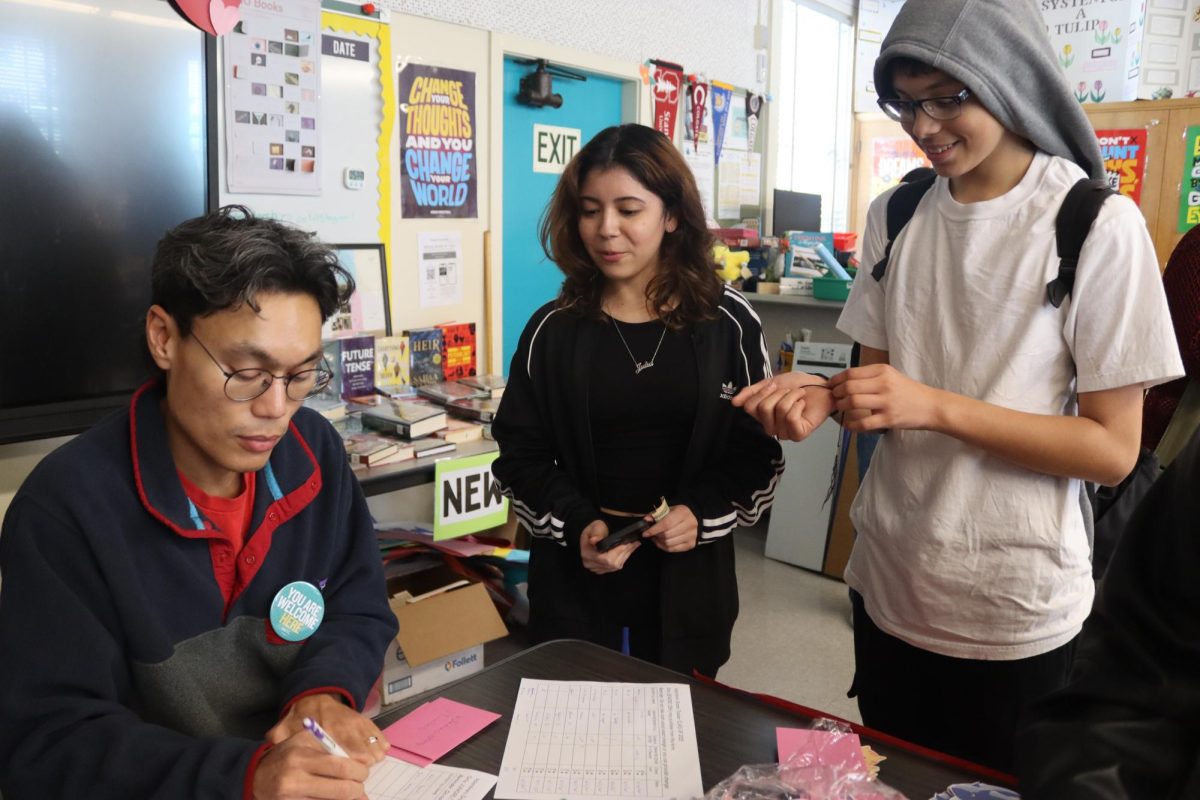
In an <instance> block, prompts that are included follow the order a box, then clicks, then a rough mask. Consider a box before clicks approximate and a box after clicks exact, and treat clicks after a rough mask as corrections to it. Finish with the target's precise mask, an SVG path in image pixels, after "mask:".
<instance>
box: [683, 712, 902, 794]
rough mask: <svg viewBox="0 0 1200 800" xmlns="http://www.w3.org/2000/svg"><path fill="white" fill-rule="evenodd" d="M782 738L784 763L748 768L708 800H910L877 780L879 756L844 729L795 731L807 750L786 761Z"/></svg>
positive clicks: (821, 724) (823, 724) (824, 724)
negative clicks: (876, 764)
mask: <svg viewBox="0 0 1200 800" xmlns="http://www.w3.org/2000/svg"><path fill="white" fill-rule="evenodd" d="M784 733H785V731H781V734H780V739H779V740H780V751H781V752H780V757H781V758H782V759H783V761H781V762H780V763H778V764H750V765H747V766H744V767H742V768H741V769H739V770H738V771H737V772H735V773H733V775H731V776H729V777H728V778H726V779H725V780H723V781H721V782H720V783H719V784H717V785H716V786H714V787H713V788H712V789H711V790H710V791H709V792H708V794H706V795H705V800H907V798H906V797H905V796H904V795H903V794H901V793H900V792H898V791H896V790H895V789H893V788H891V787H890V786H887V785H885V784H883V783H881V782H879V781H878V780H876V779H875V777H874V776H875V773H876V771H877V770H876V769H875V767H874V764H875V763H877V760H878V756H874V754H873V753H870V752H869V748H863V747H862V745H861V743H860V742H859V740H858V736H857V734H855V733H853V732H852V731H850V729H849V728H848V727H847V726H845V725H844V724H842V723H838V722H834V721H833V720H818V721H817V722H816V723H814V724H813V729H812V730H811V731H808V730H805V731H793V732H792V733H796V734H803V735H802V736H801V737H800V738H801V739H803V745H802V746H801V747H800V749H798V750H795V751H792V752H790V754H788V755H786V756H785V755H784V748H785V739H786V737H785V736H784V735H783V734H784ZM864 750H866V751H867V752H866V753H864ZM868 755H870V756H872V758H868V757H867V756H868Z"/></svg>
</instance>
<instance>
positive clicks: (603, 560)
mask: <svg viewBox="0 0 1200 800" xmlns="http://www.w3.org/2000/svg"><path fill="white" fill-rule="evenodd" d="M605 536H608V526H607V525H605V524H604V520H602V519H598V520H596V521H595V522H593V523H591V524H590V525H588V526H587V527H586V528H584V529H583V533H581V534H579V556H580V558H581V559H582V560H583V566H584V568H585V569H586V570H588V571H589V572H594V573H596V574H597V575H607V574H608V573H610V572H616V571H618V570H619V569H621V567H623V566H625V562H626V561H628V560H629V557H630V556H631V555H633V551H634V550H637V549H638V548H639V547H641V546H642V543H641V542H629V543H627V544H619V545H617V546H616V547H614V548H613V549H612V550H609V551H608V552H607V553H601V552H600V551H599V550H597V549H596V542H598V541H600V540H601V539H603V538H604V537H605Z"/></svg>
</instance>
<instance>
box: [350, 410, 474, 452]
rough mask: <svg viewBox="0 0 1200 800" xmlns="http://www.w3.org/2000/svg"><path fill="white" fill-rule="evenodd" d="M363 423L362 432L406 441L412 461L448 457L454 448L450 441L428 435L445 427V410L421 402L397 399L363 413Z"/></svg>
mask: <svg viewBox="0 0 1200 800" xmlns="http://www.w3.org/2000/svg"><path fill="white" fill-rule="evenodd" d="M362 423H363V427H364V428H369V429H371V430H374V431H379V432H380V433H385V434H387V435H389V436H396V437H398V438H400V439H403V440H405V441H407V442H408V443H409V444H410V445H411V446H412V448H413V456H414V457H415V458H425V457H427V456H433V455H440V454H442V453H448V452H451V451H453V450H454V449H455V447H456V445H455V443H454V442H452V441H446V440H444V439H438V438H436V437H433V436H431V435H430V434H433V433H436V432H437V431H440V430H442V429H444V428H445V427H446V423H447V420H446V412H445V410H444V409H442V408H440V407H438V406H435V405H433V404H431V403H424V402H421V401H420V400H416V399H396V400H392V401H391V403H386V404H382V405H380V406H378V407H376V408H370V409H367V410H366V411H363V415H362Z"/></svg>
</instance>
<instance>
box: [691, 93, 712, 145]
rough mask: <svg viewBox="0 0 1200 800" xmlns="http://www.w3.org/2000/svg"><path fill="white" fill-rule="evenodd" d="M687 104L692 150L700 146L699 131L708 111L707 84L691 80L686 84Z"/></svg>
mask: <svg viewBox="0 0 1200 800" xmlns="http://www.w3.org/2000/svg"><path fill="white" fill-rule="evenodd" d="M688 103H689V104H690V105H691V109H690V111H691V116H690V119H689V125H688V127H689V128H690V129H691V132H692V147H693V149H695V148H698V147H699V146H700V129H701V128H703V127H704V113H705V112H706V111H707V110H708V84H707V83H704V82H703V81H698V80H692V81H691V82H690V83H688Z"/></svg>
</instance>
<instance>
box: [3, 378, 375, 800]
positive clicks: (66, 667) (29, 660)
mask: <svg viewBox="0 0 1200 800" xmlns="http://www.w3.org/2000/svg"><path fill="white" fill-rule="evenodd" d="M159 392H160V390H159V389H158V388H157V387H156V386H155V385H153V384H150V385H147V386H146V387H143V388H142V390H140V391H139V393H138V394H137V395H136V396H135V397H134V399H133V402H132V403H131V406H130V409H129V410H128V411H127V412H123V413H121V414H117V415H114V416H112V417H110V418H108V419H107V420H105V421H103V422H101V423H99V424H98V425H97V426H96V427H95V428H93V429H92V430H90V431H88V432H87V433H85V434H83V435H81V436H79V437H77V438H76V439H74V440H73V441H71V442H70V443H68V444H66V445H64V446H63V447H61V448H59V449H58V450H56V451H55V452H54V453H52V454H50V455H49V456H47V457H46V458H45V459H44V460H43V461H42V462H41V463H40V464H39V465H38V467H37V469H36V470H34V472H33V473H32V474H31V475H30V476H29V478H28V479H27V480H26V482H25V484H24V485H23V486H22V487H21V489H20V491H19V492H18V493H17V495H16V497H15V498H14V499H13V502H12V505H11V507H10V508H9V510H8V513H7V515H6V516H5V519H4V527H3V533H2V535H0V570H2V571H3V584H0V654H2V655H0V687H3V691H2V692H0V791H2V792H3V795H4V797H5V799H6V800H22V799H23V798H32V797H36V798H40V799H41V800H52V799H53V798H80V797H88V798H121V799H122V800H136V799H137V798H164V799H165V798H171V800H179V799H180V798H201V797H203V798H242V797H244V796H249V789H250V782H251V780H252V778H253V772H254V768H255V766H256V765H257V762H258V760H259V758H261V756H262V754H263V752H264V751H265V745H264V742H263V735H264V733H265V732H266V731H267V730H268V729H269V728H270V727H271V726H272V725H273V724H274V723H275V722H276V721H277V720H278V718H279V716H280V715H281V713H282V712H283V711H284V710H285V709H286V708H287V707H288V705H289V704H290V703H292V702H294V701H295V700H297V699H299V698H300V697H302V696H304V695H306V694H313V693H316V692H333V693H336V694H338V695H340V696H342V697H343V698H344V699H345V700H346V702H348V703H350V704H351V705H353V706H354V707H361V705H362V702H363V700H364V698H365V696H366V694H367V692H368V691H369V690H370V687H371V685H372V684H373V682H374V681H375V679H376V677H377V676H378V675H379V671H380V668H381V666H382V664H383V655H384V650H385V649H386V647H387V645H388V642H389V641H390V640H391V638H392V636H393V635H394V634H395V631H396V621H395V617H394V616H393V615H392V613H391V612H390V611H389V609H388V605H387V596H386V590H385V588H384V580H383V575H382V568H381V565H380V560H379V554H378V549H377V546H376V541H375V536H374V531H373V529H372V525H371V520H370V516H369V514H368V511H367V507H366V501H365V500H364V498H363V494H362V491H361V490H360V488H359V486H358V483H357V481H356V480H355V478H354V476H353V475H352V473H351V472H350V469H349V467H348V465H347V463H346V456H345V450H344V448H343V445H342V442H341V440H340V439H339V438H338V436H337V434H336V432H334V431H333V430H332V428H330V426H329V425H328V423H326V422H325V421H324V420H323V419H321V418H320V417H319V416H318V415H317V414H315V413H313V412H311V411H309V410H307V409H303V408H302V409H300V411H299V412H298V413H297V414H296V416H295V417H294V418H293V420H292V422H291V426H290V428H289V431H288V433H287V434H286V435H285V436H284V437H283V438H282V439H281V440H280V442H279V444H278V445H277V446H276V448H275V450H274V452H273V453H272V454H271V458H270V460H269V462H268V464H267V466H266V467H264V468H263V469H262V470H260V471H259V472H258V474H257V476H256V490H255V498H254V511H253V517H252V520H251V523H250V527H249V532H248V533H247V538H246V544H245V546H244V548H243V549H242V551H241V552H240V553H232V552H230V551H229V550H228V549H227V546H226V545H225V543H224V540H223V539H221V538H220V537H218V536H216V535H215V534H214V532H213V531H212V530H211V529H210V528H211V525H210V524H209V523H208V522H207V521H206V520H205V519H204V517H203V515H202V514H201V513H200V512H199V511H198V510H197V509H196V507H195V506H194V505H192V503H191V502H190V501H189V500H188V499H187V497H186V495H185V494H184V491H183V488H182V486H181V485H180V480H179V477H178V473H177V472H176V469H175V466H174V462H173V461H172V459H171V455H170V453H169V452H168V450H167V442H166V432H165V428H164V423H163V418H162V414H161V411H160V399H161V395H160V393H159ZM234 559H236V561H235V560H234ZM297 580H303V581H308V582H310V583H312V584H313V585H315V586H319V587H321V589H322V593H323V595H324V598H325V603H326V609H325V617H324V621H323V622H322V623H321V625H320V627H319V628H318V629H317V632H316V633H315V634H314V635H313V636H312V637H310V638H309V639H307V640H306V641H304V642H299V643H288V642H284V641H283V640H281V639H279V638H278V637H277V636H275V635H274V632H273V631H272V630H271V629H270V622H269V607H270V604H271V601H272V598H273V597H274V596H275V593H276V592H277V591H279V589H280V588H281V587H283V586H284V585H286V584H288V583H290V582H292V581H297Z"/></svg>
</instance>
